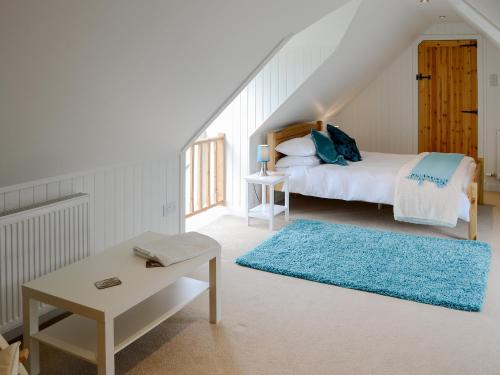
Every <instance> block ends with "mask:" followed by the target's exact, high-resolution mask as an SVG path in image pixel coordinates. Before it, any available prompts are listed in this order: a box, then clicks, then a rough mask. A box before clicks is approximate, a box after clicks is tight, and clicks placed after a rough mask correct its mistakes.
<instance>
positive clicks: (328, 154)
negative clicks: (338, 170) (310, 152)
mask: <svg viewBox="0 0 500 375" xmlns="http://www.w3.org/2000/svg"><path fill="white" fill-rule="evenodd" d="M311 138H312V140H313V142H314V145H315V146H316V153H317V154H318V157H319V158H320V159H321V160H323V161H324V162H325V163H328V164H338V165H347V162H346V161H345V159H344V157H343V156H342V155H340V154H339V153H338V152H337V150H336V149H335V145H334V144H333V142H332V140H331V139H330V138H328V136H326V135H324V134H321V133H320V132H319V131H317V130H314V129H313V130H311Z"/></svg>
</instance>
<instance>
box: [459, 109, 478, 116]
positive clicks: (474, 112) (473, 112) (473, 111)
mask: <svg viewBox="0 0 500 375" xmlns="http://www.w3.org/2000/svg"><path fill="white" fill-rule="evenodd" d="M462 113H472V114H474V115H477V109H474V110H472V111H462Z"/></svg>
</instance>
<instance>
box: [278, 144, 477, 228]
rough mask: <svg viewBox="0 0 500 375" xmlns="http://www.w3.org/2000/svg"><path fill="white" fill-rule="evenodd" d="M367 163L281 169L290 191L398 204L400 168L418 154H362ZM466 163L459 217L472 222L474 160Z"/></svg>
mask: <svg viewBox="0 0 500 375" xmlns="http://www.w3.org/2000/svg"><path fill="white" fill-rule="evenodd" d="M361 156H362V157H363V160H362V161H360V162H356V163H349V165H348V166H347V167H345V166H340V165H335V164H321V165H319V166H316V167H304V166H295V167H288V168H278V169H277V170H278V171H280V172H284V173H286V174H288V175H289V176H290V177H289V178H290V192H291V193H298V194H302V195H308V196H313V197H319V198H328V199H342V200H346V201H363V202H371V203H382V204H390V205H393V203H394V190H395V187H396V176H397V174H398V171H399V169H400V168H401V167H402V166H403V165H404V164H406V163H407V162H409V161H410V160H412V159H413V158H414V157H415V155H401V154H386V153H379V152H367V151H362V152H361ZM469 159H470V163H464V167H465V168H467V172H466V173H465V174H464V175H465V176H466V178H464V181H463V194H462V195H461V197H460V212H459V218H460V219H462V220H465V221H469V208H470V202H469V199H468V197H467V194H466V191H467V187H468V185H469V183H470V180H471V178H472V176H473V173H474V168H475V164H474V162H473V159H471V158H469Z"/></svg>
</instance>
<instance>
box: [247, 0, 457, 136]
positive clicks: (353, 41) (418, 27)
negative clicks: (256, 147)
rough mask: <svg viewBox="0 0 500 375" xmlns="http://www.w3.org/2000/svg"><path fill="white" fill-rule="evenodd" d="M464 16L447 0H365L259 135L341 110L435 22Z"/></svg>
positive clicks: (453, 20)
mask: <svg viewBox="0 0 500 375" xmlns="http://www.w3.org/2000/svg"><path fill="white" fill-rule="evenodd" d="M441 15H444V16H446V20H447V22H459V21H460V22H463V21H464V20H463V18H462V17H461V16H460V15H459V14H458V13H457V12H456V10H455V8H454V7H453V6H452V5H451V3H450V2H448V1H447V0H431V2H430V3H428V4H420V2H419V1H418V0H364V1H363V3H362V5H361V7H360V8H359V10H358V13H357V14H356V16H355V18H354V20H353V21H352V23H351V25H350V27H349V29H348V31H347V32H346V34H345V36H344V38H343V40H342V41H341V43H340V45H339V46H338V48H337V49H336V50H335V52H334V53H333V54H332V55H331V56H330V58H329V59H327V60H326V61H325V62H324V63H323V65H322V66H320V67H319V68H318V69H317V70H316V71H315V72H314V73H313V75H312V76H311V77H310V78H309V80H307V81H306V82H305V83H304V84H303V85H302V86H301V87H300V88H299V89H298V90H297V91H296V92H295V93H294V94H293V95H292V96H291V97H290V98H289V99H288V101H287V102H286V103H284V104H283V105H282V106H281V107H280V108H279V109H278V110H277V111H276V112H275V113H274V114H273V115H272V116H271V117H270V118H269V119H268V120H267V121H266V123H265V124H264V126H263V127H262V128H261V129H262V130H261V131H260V132H259V133H260V134H256V135H255V136H257V137H258V136H260V135H261V134H263V133H265V132H266V131H268V130H269V129H273V128H277V127H280V126H284V125H286V124H290V123H293V122H299V121H310V120H311V119H321V118H327V117H329V116H331V115H332V114H334V113H335V112H337V111H338V110H340V108H342V107H343V106H344V105H345V104H346V103H347V102H348V101H349V100H351V99H352V98H353V97H354V96H355V95H356V94H357V93H358V92H359V91H360V90H362V89H363V88H364V87H366V86H367V85H368V84H369V83H370V82H371V81H372V80H373V79H374V78H375V77H376V76H377V75H378V73H379V72H380V71H381V70H382V69H383V68H384V67H385V66H386V65H388V64H389V63H390V62H391V61H392V60H393V59H394V58H395V57H396V56H397V55H398V54H399V53H400V52H401V51H402V50H403V49H404V48H406V47H407V46H408V45H410V43H412V42H413V41H414V40H415V39H416V38H417V37H418V35H419V34H422V33H423V32H424V31H425V30H426V29H427V28H428V27H429V26H430V25H432V24H434V23H436V22H439V16H441Z"/></svg>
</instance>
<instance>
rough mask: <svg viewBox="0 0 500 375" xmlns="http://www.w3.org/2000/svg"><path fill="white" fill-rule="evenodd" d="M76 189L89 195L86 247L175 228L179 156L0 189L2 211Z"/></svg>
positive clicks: (96, 248) (95, 247) (104, 245)
mask: <svg viewBox="0 0 500 375" xmlns="http://www.w3.org/2000/svg"><path fill="white" fill-rule="evenodd" d="M74 193H88V194H89V196H90V250H91V252H94V251H95V252H99V251H101V250H103V249H105V248H107V247H109V246H113V245H115V244H117V243H119V242H121V241H124V240H126V239H128V238H131V237H133V236H135V235H138V234H140V233H142V232H144V231H147V230H153V231H158V232H163V233H170V234H174V233H177V232H178V231H179V228H180V225H179V205H178V201H179V158H178V157H173V156H172V157H169V158H168V159H167V160H158V161H153V162H141V163H134V164H126V165H121V166H114V167H108V168H101V169H98V170H94V171H89V172H83V173H75V174H71V175H66V176H61V177H54V178H50V179H45V180H38V181H32V182H29V183H25V184H21V185H16V186H10V187H6V188H0V213H1V212H5V211H10V210H14V209H18V208H23V207H29V206H31V205H33V204H35V203H41V202H45V201H48V200H52V199H56V198H60V197H64V196H67V195H70V194H74Z"/></svg>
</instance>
